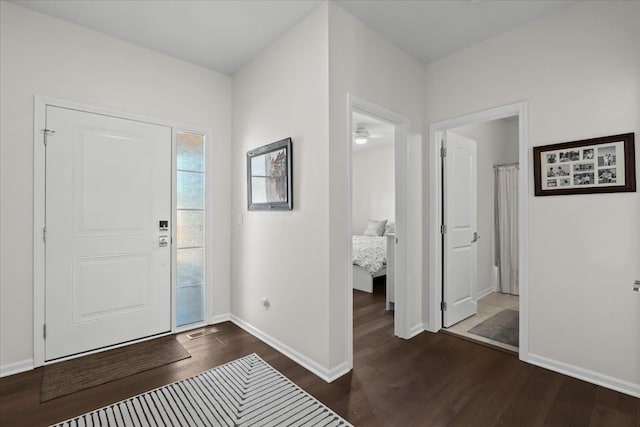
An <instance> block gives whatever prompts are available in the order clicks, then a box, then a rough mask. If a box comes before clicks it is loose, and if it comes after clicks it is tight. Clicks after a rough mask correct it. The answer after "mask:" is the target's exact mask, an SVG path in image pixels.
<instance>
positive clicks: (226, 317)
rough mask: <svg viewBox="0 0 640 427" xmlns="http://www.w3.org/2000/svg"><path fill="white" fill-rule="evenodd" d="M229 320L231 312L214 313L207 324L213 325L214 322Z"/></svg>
mask: <svg viewBox="0 0 640 427" xmlns="http://www.w3.org/2000/svg"><path fill="white" fill-rule="evenodd" d="M230 320H231V313H224V314H216V315H215V316H211V317H210V318H209V324H210V325H215V324H216V323H222V322H229V321H230Z"/></svg>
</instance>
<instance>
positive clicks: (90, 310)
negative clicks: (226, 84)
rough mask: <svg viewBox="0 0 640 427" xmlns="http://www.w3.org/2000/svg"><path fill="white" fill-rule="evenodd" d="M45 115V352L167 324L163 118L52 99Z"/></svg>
mask: <svg viewBox="0 0 640 427" xmlns="http://www.w3.org/2000/svg"><path fill="white" fill-rule="evenodd" d="M46 125H47V129H51V130H53V131H55V133H54V134H51V135H49V138H48V143H47V146H46V243H45V260H46V261H45V263H46V266H45V270H46V274H45V289H46V290H45V309H46V314H45V319H46V339H45V360H53V359H57V358H60V357H64V356H69V355H73V354H77V353H83V352H86V351H90V350H94V349H98V348H101V347H106V346H110V345H115V344H119V343H123V342H127V341H131V340H135V339H139V338H143V337H147V336H151V335H156V334H159V333H163V332H167V331H170V330H171V245H170V231H169V230H171V224H170V220H171V171H172V168H171V158H172V155H171V128H169V127H166V126H159V125H152V124H148V123H143V122H138V121H134V120H127V119H122V118H116V117H110V116H104V115H100V114H93V113H88V112H83V111H77V110H70V109H66V108H60V107H53V106H47V109H46ZM160 221H167V223H166V224H167V228H166V230H161V227H160ZM163 236H165V237H166V239H165V240H164V241H162V240H163Z"/></svg>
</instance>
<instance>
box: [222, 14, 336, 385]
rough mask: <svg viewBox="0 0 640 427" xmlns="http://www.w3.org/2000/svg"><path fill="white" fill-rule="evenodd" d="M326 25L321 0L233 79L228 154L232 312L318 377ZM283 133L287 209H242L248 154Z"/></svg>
mask: <svg viewBox="0 0 640 427" xmlns="http://www.w3.org/2000/svg"><path fill="white" fill-rule="evenodd" d="M327 31H328V24H327V5H326V4H321V5H320V6H318V8H316V9H315V10H314V11H313V12H312V13H311V14H310V15H309V16H307V17H306V18H305V19H303V20H302V21H301V22H299V23H298V24H296V25H295V26H294V27H293V28H292V29H291V30H289V31H288V32H287V33H285V34H284V35H283V36H282V37H281V38H280V39H278V40H277V41H276V42H275V43H274V44H273V45H271V46H270V47H269V48H267V49H266V50H265V51H264V52H262V53H261V54H260V55H259V56H258V57H257V58H255V59H254V60H253V61H251V63H249V64H248V65H246V66H245V67H243V68H242V69H241V70H240V71H238V73H237V74H236V75H235V76H234V78H233V89H234V90H233V147H232V157H231V161H232V164H233V167H232V171H233V177H232V181H233V184H232V204H231V209H232V212H233V214H232V215H233V220H232V245H231V248H232V253H231V259H232V264H231V301H232V307H231V309H232V314H233V315H234V316H235V317H236V318H237V319H239V320H240V321H241V322H244V323H245V324H246V325H250V326H251V327H254V328H257V329H258V330H259V331H260V332H261V333H263V334H265V336H266V337H268V338H269V339H270V340H272V342H273V340H275V341H277V342H278V345H279V349H281V350H282V349H283V347H282V346H286V348H289V349H291V350H293V351H294V352H296V353H297V354H298V355H299V357H298V358H297V361H298V362H301V363H303V364H304V365H305V366H307V367H310V368H315V369H316V372H317V373H321V374H324V375H325V376H326V375H328V374H327V367H328V365H329V363H328V354H329V335H328V328H329V302H328V298H329V285H328V283H329V271H328V266H329V240H328V235H329V216H328V212H329V179H328V174H329V163H328V161H329V135H328V129H329V117H328V114H329V92H328V84H329V83H328V78H329V75H328V35H327ZM286 137H291V138H292V140H293V142H292V151H293V206H294V208H293V210H292V211H283V212H256V211H252V212H249V211H247V180H246V152H247V151H248V150H250V149H253V148H256V147H260V146H262V145H265V144H269V143H271V142H274V141H277V140H280V139H282V138H286ZM240 218H242V223H241V224H239V222H240ZM263 297H267V298H268V299H269V300H270V302H271V308H270V309H269V310H264V309H263V308H262V306H261V300H262V298H263ZM286 348H285V350H286ZM285 352H286V351H285ZM288 355H289V356H291V355H292V353H291V352H289V353H288Z"/></svg>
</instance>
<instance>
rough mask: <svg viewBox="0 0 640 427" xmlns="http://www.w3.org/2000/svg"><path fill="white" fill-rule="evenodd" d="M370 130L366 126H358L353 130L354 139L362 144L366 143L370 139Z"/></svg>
mask: <svg viewBox="0 0 640 427" xmlns="http://www.w3.org/2000/svg"><path fill="white" fill-rule="evenodd" d="M370 136H371V135H369V131H368V130H366V129H364V128H358V129H357V130H355V131H354V132H353V141H354V142H355V143H356V144H359V145H362V144H366V143H367V142H368V141H369V137H370Z"/></svg>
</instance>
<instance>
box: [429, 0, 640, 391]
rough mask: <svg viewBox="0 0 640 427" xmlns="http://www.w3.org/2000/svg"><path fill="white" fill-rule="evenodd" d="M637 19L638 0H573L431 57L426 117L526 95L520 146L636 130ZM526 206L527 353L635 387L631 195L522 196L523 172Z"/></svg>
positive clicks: (635, 221)
mask: <svg viewBox="0 0 640 427" xmlns="http://www.w3.org/2000/svg"><path fill="white" fill-rule="evenodd" d="M638 19H640V3H638V2H580V3H578V4H577V5H575V6H572V7H569V8H566V9H563V10H561V11H559V12H558V13H556V14H554V15H551V16H549V17H546V18H543V19H541V20H538V21H535V22H533V23H530V24H528V25H526V26H524V27H521V28H519V29H516V30H514V31H511V32H509V33H507V34H505V35H503V36H499V37H496V38H494V39H492V40H489V41H487V42H484V43H482V44H479V45H476V46H474V47H471V48H468V49H466V50H464V51H462V52H460V53H457V54H455V55H452V56H450V57H447V58H444V59H442V60H440V61H437V62H435V63H432V64H431V65H429V66H427V68H426V82H427V91H426V94H427V96H426V119H427V122H428V123H431V122H434V121H438V120H443V119H448V118H451V117H455V116H459V115H463V114H466V113H471V112H476V111H480V110H484V109H487V108H491V107H496V106H500V105H506V104H510V103H513V102H516V101H521V100H526V101H528V106H529V123H528V128H529V135H528V136H529V144H530V145H531V146H538V145H545V144H552V143H558V142H564V141H574V140H579V139H584V138H591V137H597V136H605V135H613V134H620V133H626V132H636V135H638V132H639V131H640V49H639V48H638V41H639V40H640V26H638ZM639 154H640V144H638V143H637V142H636V163H637V162H638V159H639V158H640V156H639ZM529 156H531V152H529ZM530 167H531V165H530ZM636 167H637V166H636ZM531 170H533V168H532V167H531ZM638 170H640V168H638ZM528 214H529V246H528V250H529V259H528V262H529V277H528V279H529V306H528V310H529V319H528V320H529V352H530V354H529V359H530V360H531V361H533V362H535V363H538V364H544V365H546V366H550V367H552V368H554V369H561V370H564V371H565V372H569V373H571V374H573V375H578V376H582V377H584V378H588V379H590V380H592V381H599V382H601V383H608V384H612V385H614V386H617V387H618V388H619V389H625V390H626V391H627V392H635V394H636V395H640V329H639V328H640V327H639V326H638V325H640V294H638V293H634V292H632V290H631V286H632V283H633V280H634V279H639V278H640V221H639V218H640V196H639V195H638V193H621V194H598V195H574V196H555V197H534V196H533V180H531V186H530V188H529V212H528ZM427 238H428V237H427Z"/></svg>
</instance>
